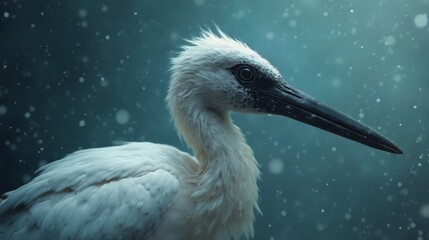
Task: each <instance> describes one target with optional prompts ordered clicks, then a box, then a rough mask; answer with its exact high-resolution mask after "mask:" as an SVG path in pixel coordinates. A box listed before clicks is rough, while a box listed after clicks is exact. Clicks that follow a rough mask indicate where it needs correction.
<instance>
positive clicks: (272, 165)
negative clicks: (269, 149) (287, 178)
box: [268, 158, 284, 174]
mask: <svg viewBox="0 0 429 240" xmlns="http://www.w3.org/2000/svg"><path fill="white" fill-rule="evenodd" d="M283 168H284V163H283V161H282V160H281V159H278V158H273V159H271V160H270V162H269V163H268V169H269V171H270V172H271V173H272V174H280V173H282V172H283Z"/></svg>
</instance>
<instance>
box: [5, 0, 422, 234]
mask: <svg viewBox="0 0 429 240" xmlns="http://www.w3.org/2000/svg"><path fill="white" fill-rule="evenodd" d="M428 3H429V2H428V1H427V0H422V1H412V0H404V1H403V2H401V4H400V7H398V6H399V5H398V3H397V2H395V1H380V0H377V1H370V0H364V1H348V2H344V1H330V0H326V1H318V0H303V1H299V0H292V1H287V2H285V1H277V0H276V1H271V2H269V4H267V3H265V2H264V3H262V2H256V1H243V0H237V1H223V2H222V3H220V2H219V3H217V2H214V1H207V0H192V1H183V2H181V1H180V2H179V1H171V2H169V4H164V5H163V4H160V3H158V2H156V1H136V2H133V3H132V4H129V3H128V4H124V3H123V2H119V1H118V2H115V1H99V0H94V1H87V2H82V1H70V2H67V4H66V3H65V2H63V1H48V2H46V4H39V5H40V6H39V5H38V7H34V6H35V5H34V4H31V1H5V2H4V4H3V5H2V10H1V11H0V21H1V24H2V34H1V41H2V54H1V59H0V61H1V63H0V74H1V75H0V145H2V146H3V148H0V149H1V152H0V176H1V178H0V187H1V188H0V195H1V194H2V193H4V192H7V191H9V190H12V189H13V188H15V187H18V186H19V185H20V184H21V183H22V182H28V181H30V180H31V178H32V177H33V176H34V174H33V173H34V171H35V170H36V169H37V167H39V166H43V165H45V164H47V163H49V162H52V161H54V160H57V159H59V158H61V157H62V156H65V155H67V154H69V153H71V152H74V151H76V150H79V149H82V148H88V147H100V146H107V145H110V144H111V143H112V142H115V141H150V142H162V143H166V144H169V145H174V146H178V147H179V148H180V149H183V150H186V149H187V148H186V147H185V146H184V144H183V143H181V142H180V140H179V139H178V138H177V136H176V132H175V131H174V128H173V126H172V124H171V120H170V116H169V115H168V111H167V108H166V106H165V100H164V99H165V95H166V88H167V86H168V81H169V71H168V69H169V67H170V66H171V63H170V57H172V56H175V53H176V52H177V51H178V49H179V47H180V45H181V44H183V43H184V42H185V40H184V39H188V38H190V37H192V36H194V35H195V34H196V33H197V32H198V31H199V28H200V27H202V28H205V27H206V26H207V27H211V28H212V30H214V29H215V27H214V24H216V25H218V26H219V27H220V28H222V29H223V30H224V31H225V32H226V33H227V34H229V35H231V37H233V38H237V39H240V40H243V41H244V42H246V43H247V44H248V45H249V46H250V47H252V48H253V49H254V50H256V51H257V52H258V53H259V54H261V55H262V56H263V57H264V58H266V59H267V60H268V61H270V62H272V63H273V64H274V65H275V67H277V69H278V70H279V72H280V73H281V74H282V76H283V78H284V79H285V81H286V82H287V83H288V84H290V85H291V86H293V87H296V88H298V89H299V90H302V91H304V92H306V93H308V94H310V95H312V96H314V97H316V98H318V99H320V100H321V101H323V102H325V103H326V104H328V105H329V106H331V107H332V108H334V109H338V110H341V111H343V112H344V113H346V114H347V115H350V116H352V117H353V118H356V119H357V120H359V121H361V122H363V123H366V124H368V125H369V126H370V127H371V128H373V129H376V130H379V131H380V132H381V133H383V135H385V136H386V137H388V138H389V139H391V140H393V141H395V142H397V143H398V145H400V146H401V147H402V148H403V150H404V155H402V156H397V155H393V154H386V153H383V152H381V151H378V150H375V149H371V148H368V147H366V146H363V145H361V144H357V143H354V142H352V141H348V140H346V139H344V138H341V137H338V136H334V135H332V134H329V133H326V132H324V131H322V130H318V129H315V128H312V127H308V126H305V125H304V124H300V123H297V122H296V121H290V120H289V119H287V118H284V117H280V116H269V117H267V116H261V115H254V114H244V113H238V114H233V115H232V117H233V119H234V123H236V124H237V125H238V126H240V127H241V128H242V130H243V134H244V135H245V137H246V140H247V143H248V144H249V145H250V146H251V148H252V149H253V151H254V154H255V158H256V159H257V161H258V163H259V164H260V167H261V181H259V182H258V186H259V189H260V201H259V202H258V203H259V206H260V208H261V210H262V212H263V214H264V215H263V217H261V216H260V215H258V214H256V222H257V224H255V225H254V227H255V239H273V240H274V239H275V240H281V239H320V238H322V239H389V240H401V239H416V240H426V239H428V237H429V202H428V201H429V200H428V199H429V193H428V190H427V174H426V173H428V172H429V147H428V146H429V143H428V141H429V138H428V121H429V115H428V107H427V104H426V103H427V102H428V97H427V90H428V89H427V86H428V84H427V80H428V79H429V72H428V70H427V69H428V66H427V65H428V63H429V54H428V49H429V48H428V46H429V45H428V31H429V29H428V11H427V9H428ZM189 152H191V150H189ZM231 161H232V160H231ZM322 210H323V211H322Z"/></svg>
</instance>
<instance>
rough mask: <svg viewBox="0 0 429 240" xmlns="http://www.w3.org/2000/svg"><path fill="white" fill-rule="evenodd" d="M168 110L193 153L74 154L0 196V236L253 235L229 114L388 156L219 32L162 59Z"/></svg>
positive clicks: (241, 157) (370, 134) (136, 149)
mask: <svg viewBox="0 0 429 240" xmlns="http://www.w3.org/2000/svg"><path fill="white" fill-rule="evenodd" d="M167 102H168V107H169V109H170V112H171V115H172V118H173V121H174V123H175V126H176V128H177V131H178V134H179V136H180V137H182V138H183V140H184V141H185V142H186V143H187V145H188V146H190V147H191V148H192V150H193V152H194V153H195V157H193V156H191V155H189V154H188V153H185V152H182V151H179V150H178V149H176V148H173V147H171V146H167V145H162V144H154V143H149V142H143V143H128V144H125V145H122V146H113V147H104V148H94V149H88V150H82V151H78V152H75V153H73V154H71V155H68V156H66V157H65V158H63V159H61V160H58V161H56V162H53V163H50V164H48V165H46V166H44V167H42V168H40V169H39V170H38V172H39V175H38V176H37V177H36V178H34V179H33V180H32V181H31V182H29V183H27V184H25V185H23V186H21V187H20V188H18V189H16V190H13V191H11V192H8V193H6V194H5V196H4V197H3V198H4V199H3V200H2V202H1V203H0V239H150V240H158V239H159V240H170V239H172V240H192V239H204V240H211V239H213V240H218V239H232V238H234V239H239V238H240V237H242V236H244V237H246V238H250V237H253V232H254V231H253V226H252V224H253V221H254V219H255V211H256V212H259V211H260V210H259V207H258V203H257V201H258V187H257V180H258V178H259V175H260V172H259V169H258V163H257V162H256V160H255V158H254V156H253V153H252V150H251V148H250V147H249V146H248V145H247V144H246V141H245V139H244V137H243V134H242V133H241V131H240V129H239V128H238V127H237V126H236V125H234V124H233V122H232V120H231V118H230V116H229V112H230V111H237V112H250V113H272V114H278V115H284V116H288V117H290V118H294V119H296V120H299V121H302V122H305V123H307V124H310V125H313V126H316V127H319V128H322V129H324V130H327V131H329V132H332V133H335V134H338V135H341V136H343V137H346V138H349V139H352V140H354V141H357V142H360V143H363V144H366V145H368V146H371V147H374V148H378V149H381V150H384V151H388V152H392V153H396V154H400V153H402V152H401V150H400V149H399V148H398V147H397V146H396V145H395V144H394V143H392V142H391V141H389V140H388V139H386V138H384V137H382V136H381V135H380V134H378V133H376V132H375V131H373V130H371V129H370V128H368V127H366V126H364V125H363V124H362V123H359V122H358V121H355V120H353V119H352V118H350V117H348V116H346V115H344V114H342V113H339V112H337V111H335V110H333V109H331V108H328V107H327V106H325V105H324V104H323V103H321V102H319V101H317V100H314V99H313V98H311V97H309V96H307V95H305V94H304V93H302V92H300V91H298V90H295V89H294V88H292V87H291V86H290V85H288V84H287V83H286V82H285V81H284V80H283V78H282V76H281V75H280V73H279V71H278V70H277V69H276V68H274V67H273V66H272V65H271V64H270V63H269V62H268V61H267V60H265V59H264V58H262V57H261V56H260V55H259V54H258V53H256V52H255V51H253V50H252V49H250V48H249V47H248V46H247V45H245V44H244V43H242V42H240V41H238V40H234V39H232V38H230V37H228V36H227V35H225V34H224V33H223V32H221V31H220V30H219V29H217V33H213V32H212V31H203V32H202V34H201V35H200V36H199V37H196V38H193V39H192V40H189V41H188V43H187V45H186V46H183V47H182V50H181V51H180V52H179V53H178V55H177V56H176V57H174V58H173V59H172V67H171V81H170V86H169V90H168V95H167Z"/></svg>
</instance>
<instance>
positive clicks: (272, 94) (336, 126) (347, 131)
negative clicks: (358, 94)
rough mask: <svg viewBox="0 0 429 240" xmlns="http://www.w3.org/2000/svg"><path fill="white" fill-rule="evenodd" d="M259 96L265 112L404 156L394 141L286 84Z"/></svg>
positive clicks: (260, 92) (277, 85)
mask: <svg viewBox="0 0 429 240" xmlns="http://www.w3.org/2000/svg"><path fill="white" fill-rule="evenodd" d="M258 95H259V102H258V105H259V106H260V107H262V110H263V111H264V112H268V113H272V114H276V115H283V116H287V117H290V118H293V119H295V120H298V121H300V122H304V123H306V124H309V125H312V126H315V127H318V128H321V129H323V130H326V131H328V132H331V133H334V134H337V135H340V136H342V137H345V138H348V139H351V140H353V141H356V142H359V143H362V144H364V145H367V146H370V147H373V148H376V149H380V150H383V151H386V152H391V153H395V154H402V151H401V149H399V147H397V146H396V145H395V144H394V143H393V142H392V141H390V140H389V139H387V138H385V137H383V136H382V135H381V134H379V133H377V132H376V131H374V130H372V129H371V128H369V127H368V126H365V125H364V124H362V123H360V122H358V121H356V120H355V119H353V118H351V117H349V116H347V115H346V114H344V113H341V112H339V111H336V110H334V109H332V108H330V107H328V106H326V105H325V104H323V103H322V102H320V101H318V100H316V99H314V98H312V97H310V96H308V95H306V94H304V93H302V92H301V91H298V90H296V89H293V88H291V87H290V86H288V85H286V84H285V83H280V84H276V86H273V88H271V89H269V90H268V89H266V90H259V91H258ZM262 105H265V106H262Z"/></svg>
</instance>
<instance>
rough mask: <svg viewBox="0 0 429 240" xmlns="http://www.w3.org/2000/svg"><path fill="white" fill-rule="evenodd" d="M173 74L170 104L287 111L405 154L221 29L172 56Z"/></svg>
mask: <svg viewBox="0 0 429 240" xmlns="http://www.w3.org/2000/svg"><path fill="white" fill-rule="evenodd" d="M171 73H172V79H171V82H170V89H169V94H168V97H167V100H168V101H169V105H170V108H177V107H176V106H172V105H174V104H175V103H172V101H170V100H171V99H172V96H175V98H176V99H183V100H185V101H186V104H197V105H199V107H200V108H205V109H209V110H211V111H214V112H220V113H223V112H228V111H237V112H251V113H268V114H276V115H282V116H286V117H289V118H292V119H295V120H297V121H300V122H304V123H306V124H309V125H312V126H315V127H317V128H320V129H323V130H326V131H328V132H331V133H334V134H337V135H340V136H342V137H345V138H348V139H351V140H353V141H356V142H360V143H362V144H365V145H368V146H371V147H373V148H376V149H380V150H383V151H387V152H391V153H395V154H401V153H402V151H401V150H400V149H399V148H398V147H397V146H396V145H395V144H394V143H393V142H391V141H390V140H388V139H387V138H385V137H383V136H382V135H381V134H379V133H377V132H376V131H374V130H372V129H371V128H369V127H367V126H366V125H364V124H363V123H361V122H359V121H356V120H354V119H353V118H351V117H349V116H348V115H346V114H343V113H341V112H339V111H336V110H334V109H332V108H330V107H328V106H326V105H325V104H324V103H322V102H321V101H318V100H316V99H314V98H312V97H310V96H308V95H307V94H305V93H303V92H301V91H299V90H297V89H295V88H293V87H292V86H291V85H290V84H288V83H287V82H286V81H285V80H284V78H283V77H282V75H281V74H280V72H279V71H278V70H277V69H276V68H275V67H274V66H272V65H271V64H270V63H269V62H268V61H267V60H266V59H265V58H263V57H261V56H260V55H259V54H258V53H256V52H255V51H254V50H252V49H251V48H249V47H248V46H247V45H246V44H244V43H242V42H240V41H238V40H235V39H232V38H231V37H229V36H227V35H226V34H225V33H223V32H222V31H221V30H220V29H219V28H217V33H213V32H212V31H210V30H208V31H202V34H201V35H200V36H199V37H196V38H193V39H191V40H188V44H187V45H185V46H183V47H182V51H181V52H179V54H178V56H176V57H175V58H173V59H172V67H171ZM196 100H197V101H196ZM179 111H180V107H179Z"/></svg>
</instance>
